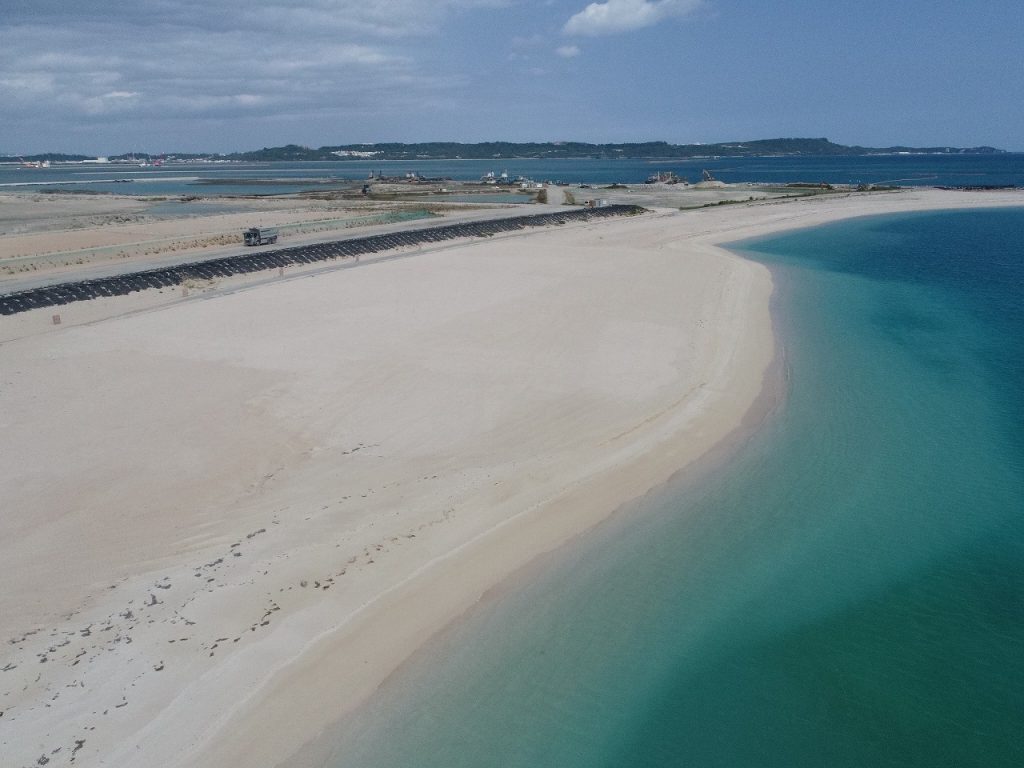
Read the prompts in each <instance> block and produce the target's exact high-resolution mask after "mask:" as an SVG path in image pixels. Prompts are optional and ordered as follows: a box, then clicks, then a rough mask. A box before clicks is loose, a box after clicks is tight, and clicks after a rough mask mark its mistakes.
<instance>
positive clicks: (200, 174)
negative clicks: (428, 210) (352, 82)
mask: <svg viewBox="0 0 1024 768" xmlns="http://www.w3.org/2000/svg"><path fill="white" fill-rule="evenodd" d="M704 169H707V170H709V171H711V172H712V173H713V174H714V175H715V176H716V177H717V178H719V179H721V180H722V181H726V182H765V183H780V184H781V183H787V182H822V181H824V182H828V183H836V184H850V183H853V184H862V183H863V184H868V183H870V184H896V185H901V186H915V185H927V186H971V185H973V186H977V185H997V186H1006V185H1015V186H1024V154H1005V155H885V156H876V157H827V158H813V157H806V158H805V157H765V158H717V159H716V158H708V159H700V160H687V161H671V162H662V161H649V160H423V161H413V162H406V161H383V162H368V161H338V162H313V163H262V164H258V163H239V164H235V163H230V164H212V163H196V164H188V165H176V164H175V165H166V166H162V167H157V168H154V167H146V168H140V167H138V166H134V165H101V166H97V165H88V166H81V165H78V166H71V167H53V168H39V169H22V168H17V167H0V190H4V189H17V188H21V189H37V188H44V187H48V188H54V187H59V188H64V189H77V190H82V189H89V190H93V191H97V192H113V193H117V194H123V195H124V194H127V195H144V196H150V195H183V194H191V195H202V196H212V195H228V194H242V195H253V194H262V195H268V194H288V193H294V192H299V191H305V190H310V189H315V190H328V189H331V188H332V187H334V186H338V185H340V184H342V183H345V182H348V181H353V180H359V179H365V178H366V177H367V175H368V174H369V173H370V172H371V171H372V172H378V171H382V172H383V173H384V174H385V175H396V176H400V175H404V174H405V173H407V172H412V171H415V172H418V173H421V174H423V175H425V176H430V177H448V178H453V179H456V180H463V181H467V180H476V179H479V178H480V177H481V176H483V175H484V174H485V173H487V172H489V171H493V172H495V173H500V172H501V171H503V170H507V171H508V172H509V174H510V175H511V176H513V177H514V176H518V175H522V176H527V177H530V178H533V179H535V180H538V181H545V180H552V181H565V182H569V183H592V184H611V183H614V182H621V183H624V184H636V183H640V182H643V181H645V180H646V179H647V177H648V176H649V175H651V174H652V173H653V172H655V171H675V172H676V173H677V174H678V175H679V176H681V177H683V178H687V179H689V180H690V181H692V182H696V181H699V180H700V178H701V171H702V170H704ZM254 181H260V183H258V184H254V183H253V182H254ZM241 182H247V183H241ZM9 185H18V186H16V187H12V186H9ZM24 185H27V186H24Z"/></svg>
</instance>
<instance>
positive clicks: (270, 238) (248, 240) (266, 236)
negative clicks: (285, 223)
mask: <svg viewBox="0 0 1024 768" xmlns="http://www.w3.org/2000/svg"><path fill="white" fill-rule="evenodd" d="M242 237H243V238H244V240H245V244H246V245H270V244H272V243H276V242H277V230H276V229H274V228H273V227H251V228H249V229H247V230H245V231H244V232H243V233H242Z"/></svg>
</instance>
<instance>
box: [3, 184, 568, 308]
mask: <svg viewBox="0 0 1024 768" xmlns="http://www.w3.org/2000/svg"><path fill="white" fill-rule="evenodd" d="M556 189H557V188H556ZM561 209H564V210H573V209H572V208H569V207H566V206H553V205H550V204H549V205H547V206H533V205H517V206H515V207H512V208H484V209H474V210H466V211H459V210H456V211H451V212H448V213H446V214H445V215H444V216H438V217H437V218H433V219H414V220H412V221H403V222H397V223H393V224H379V225H375V226H370V227H357V228H353V229H344V230H334V231H332V232H317V233H315V234H307V235H296V236H293V237H288V238H282V239H281V240H279V241H278V244H277V245H274V246H269V247H268V250H273V249H275V248H287V247H291V246H296V245H315V244H317V243H332V242H335V241H338V240H351V239H353V238H357V237H367V236H369V235H378V234H384V233H388V232H401V231H404V230H409V229H426V228H428V227H443V226H446V225H448V224H462V223H468V222H473V221H492V220H494V219H505V218H511V217H513V216H529V215H530V214H537V213H555V212H557V211H559V210H561ZM239 237H241V233H239ZM254 250H255V249H253V248H252V247H246V246H244V245H231V246H223V247H219V248H207V249H204V250H196V251H193V252H191V253H187V254H184V253H172V254H165V255H162V256H139V257H135V258H131V259H125V260H123V261H117V262H102V263H99V264H91V265H90V264H85V265H81V266H75V267H69V268H66V269H60V270H53V271H47V272H46V273H45V274H17V275H9V276H6V277H2V278H0V294H5V293H15V292H17V291H27V290H31V289H33V288H43V287H46V286H49V285H59V284H60V283H67V282H71V281H77V280H94V279H96V278H101V277H117V276H119V275H127V274H131V273H133V272H139V271H142V270H145V269H157V268H167V267H173V266H178V265H180V264H193V263H195V262H198V261H206V260H209V259H219V258H223V257H225V256H237V255H240V254H246V253H253V252H254Z"/></svg>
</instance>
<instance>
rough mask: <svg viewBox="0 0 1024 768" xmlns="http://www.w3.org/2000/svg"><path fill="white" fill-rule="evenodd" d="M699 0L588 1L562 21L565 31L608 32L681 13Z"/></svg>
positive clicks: (577, 32)
mask: <svg viewBox="0 0 1024 768" xmlns="http://www.w3.org/2000/svg"><path fill="white" fill-rule="evenodd" d="M701 2H702V0H605V2H603V3H591V4H590V5H588V6H587V7H586V8H584V9H583V10H582V11H580V12H579V13H577V14H575V15H573V16H572V17H571V18H570V19H569V21H567V22H566V23H565V27H564V28H563V31H564V32H565V33H566V34H569V35H588V36H597V35H611V34H616V33H619V32H630V31H632V30H635V29H642V28H643V27H650V26H654V25H655V24H657V23H659V22H661V21H664V20H665V19H669V18H673V17H680V16H685V15H687V14H689V13H691V12H693V11H694V10H695V9H696V8H697V7H698V6H700V5H701Z"/></svg>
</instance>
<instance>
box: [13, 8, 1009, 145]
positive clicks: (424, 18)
mask: <svg viewBox="0 0 1024 768" xmlns="http://www.w3.org/2000/svg"><path fill="white" fill-rule="evenodd" d="M1022 17H1024V13H1022V12H1021V5H1020V0H1013V1H1012V2H1011V1H1010V0H978V1H977V2H974V3H971V2H962V1H961V2H951V1H947V0H932V1H931V2H924V1H923V0H903V1H902V2H895V1H894V0H887V1H886V2H881V1H880V0H860V1H859V2H838V1H833V0H778V1H777V2H755V0H601V1H600V2H593V3H588V2H587V1H586V0H304V2H301V3H300V4H292V3H289V2H283V0H275V2H259V1H258V0H137V2H135V3H133V4H131V5H126V4H124V3H122V2H113V0H78V2H76V3H74V4H71V3H67V2H65V0H0V152H8V153H16V154H28V153H33V152H41V151H48V150H52V151H64V152H84V153H89V154H107V153H114V152H125V151H139V152H170V151H215V152H229V151H234V150H244V149H255V148H259V147H262V146H277V145H281V144H286V143H297V144H304V145H308V146H322V145H327V144H344V143H353V142H374V141H433V140H456V141H483V140H496V139H500V140H508V141H527V140H529V141H555V140H570V139H571V140H578V141H594V142H606V141H645V140H665V141H670V142H674V143H689V142H713V141H728V140H742V139H755V138H775V137H782V136H802V137H821V136H825V137H828V138H830V139H832V140H833V141H837V142H840V143H843V144H861V145H865V146H888V145H892V144H908V145H916V146H925V145H929V146H930V145H955V146H975V145H983V144H987V145H992V146H997V147H1001V148H1005V149H1010V150H1024V127H1022V126H1024V64H1022V62H1024V22H1022V20H1021V19H1022Z"/></svg>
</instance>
